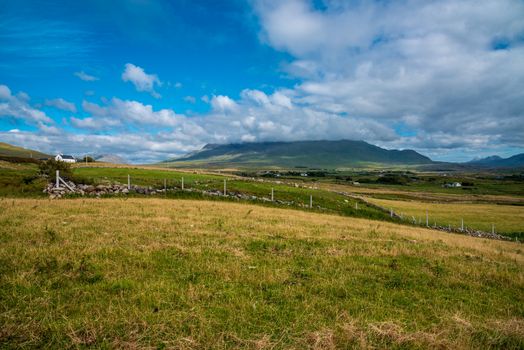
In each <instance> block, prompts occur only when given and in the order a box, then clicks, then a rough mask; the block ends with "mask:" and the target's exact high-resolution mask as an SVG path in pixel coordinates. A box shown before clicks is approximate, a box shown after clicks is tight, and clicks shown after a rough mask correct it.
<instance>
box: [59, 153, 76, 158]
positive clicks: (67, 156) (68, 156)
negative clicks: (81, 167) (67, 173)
mask: <svg viewBox="0 0 524 350" xmlns="http://www.w3.org/2000/svg"><path fill="white" fill-rule="evenodd" d="M61 157H62V159H75V157H73V156H70V155H67V154H62V155H61Z"/></svg>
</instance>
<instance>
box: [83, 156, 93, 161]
mask: <svg viewBox="0 0 524 350" xmlns="http://www.w3.org/2000/svg"><path fill="white" fill-rule="evenodd" d="M94 161H95V159H94V158H93V157H89V156H85V157H84V158H82V162H83V163H93V162H94Z"/></svg>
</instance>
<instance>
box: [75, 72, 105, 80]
mask: <svg viewBox="0 0 524 350" xmlns="http://www.w3.org/2000/svg"><path fill="white" fill-rule="evenodd" d="M75 76H76V77H78V78H79V79H80V80H83V81H96V80H99V78H98V77H95V76H93V75H89V74H87V73H86V72H84V71H80V72H75Z"/></svg>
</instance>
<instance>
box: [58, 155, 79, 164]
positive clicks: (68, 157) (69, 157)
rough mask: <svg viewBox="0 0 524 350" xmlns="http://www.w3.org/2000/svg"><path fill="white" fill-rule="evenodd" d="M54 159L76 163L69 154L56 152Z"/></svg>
mask: <svg viewBox="0 0 524 350" xmlns="http://www.w3.org/2000/svg"><path fill="white" fill-rule="evenodd" d="M55 160H56V161H57V162H64V163H76V159H75V157H73V156H69V155H67V154H57V155H56V157H55Z"/></svg>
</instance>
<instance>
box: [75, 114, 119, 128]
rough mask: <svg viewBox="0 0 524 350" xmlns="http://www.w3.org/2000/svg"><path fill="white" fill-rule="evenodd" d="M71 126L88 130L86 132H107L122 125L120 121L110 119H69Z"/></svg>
mask: <svg viewBox="0 0 524 350" xmlns="http://www.w3.org/2000/svg"><path fill="white" fill-rule="evenodd" d="M70 121H71V125H73V126H74V127H75V128H79V129H88V130H107V129H111V128H115V127H119V126H121V125H122V123H121V121H120V120H115V119H111V118H83V119H80V118H76V117H71V118H70Z"/></svg>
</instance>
